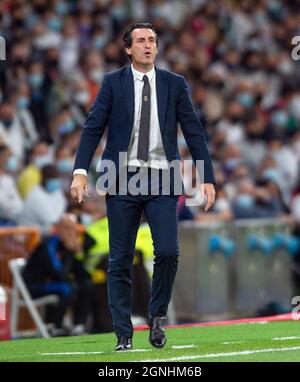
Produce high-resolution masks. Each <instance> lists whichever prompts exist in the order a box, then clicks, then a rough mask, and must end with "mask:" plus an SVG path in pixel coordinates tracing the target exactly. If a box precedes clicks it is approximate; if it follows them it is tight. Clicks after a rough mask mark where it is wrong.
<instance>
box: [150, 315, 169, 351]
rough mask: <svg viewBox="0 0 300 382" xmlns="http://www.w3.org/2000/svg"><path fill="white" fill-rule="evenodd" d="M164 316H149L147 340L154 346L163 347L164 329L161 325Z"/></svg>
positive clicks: (164, 342) (164, 341) (165, 339)
mask: <svg viewBox="0 0 300 382" xmlns="http://www.w3.org/2000/svg"><path fill="white" fill-rule="evenodd" d="M164 320H165V317H150V320H149V327H150V333H149V342H150V344H151V345H152V346H154V347H155V348H163V347H164V346H165V344H166V342H167V337H166V334H165V331H164V329H163V327H162V325H163V321H164Z"/></svg>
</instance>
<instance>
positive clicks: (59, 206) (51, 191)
mask: <svg viewBox="0 0 300 382" xmlns="http://www.w3.org/2000/svg"><path fill="white" fill-rule="evenodd" d="M65 210H66V198H65V196H64V194H63V191H62V181H61V180H60V178H59V172H58V170H57V169H56V167H55V166H53V165H46V166H44V167H43V168H42V180H41V184H40V185H37V186H35V187H34V188H33V189H32V191H31V192H30V193H29V194H28V195H27V197H26V199H25V202H24V209H23V211H22V214H21V215H20V216H19V219H18V223H19V224H20V225H26V226H29V225H31V226H32V225H35V226H38V227H39V229H40V231H41V233H42V234H48V233H49V232H51V230H52V226H53V224H55V223H57V222H58V221H59V219H60V218H61V217H62V215H63V213H64V212H65Z"/></svg>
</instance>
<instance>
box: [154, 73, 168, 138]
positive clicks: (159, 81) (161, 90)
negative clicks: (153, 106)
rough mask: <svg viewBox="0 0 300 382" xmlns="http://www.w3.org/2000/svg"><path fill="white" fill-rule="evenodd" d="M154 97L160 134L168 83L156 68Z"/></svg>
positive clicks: (164, 114)
mask: <svg viewBox="0 0 300 382" xmlns="http://www.w3.org/2000/svg"><path fill="white" fill-rule="evenodd" d="M155 69H156V97H157V111H158V119H159V126H160V130H161V132H162V131H163V129H164V126H165V119H166V109H167V102H168V81H167V78H166V77H165V75H164V72H163V71H162V70H160V69H158V68H156V67H155Z"/></svg>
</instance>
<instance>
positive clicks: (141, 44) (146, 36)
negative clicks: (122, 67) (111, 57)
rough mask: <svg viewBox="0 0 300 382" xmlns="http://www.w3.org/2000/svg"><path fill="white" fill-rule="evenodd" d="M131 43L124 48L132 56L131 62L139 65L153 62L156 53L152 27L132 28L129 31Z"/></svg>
mask: <svg viewBox="0 0 300 382" xmlns="http://www.w3.org/2000/svg"><path fill="white" fill-rule="evenodd" d="M131 35H132V45H131V47H130V48H126V52H127V54H130V55H131V57H132V63H133V64H134V63H136V64H139V65H151V64H154V61H155V58H156V55H157V46H156V38H155V33H154V32H153V30H152V29H134V30H133V31H132V33H131Z"/></svg>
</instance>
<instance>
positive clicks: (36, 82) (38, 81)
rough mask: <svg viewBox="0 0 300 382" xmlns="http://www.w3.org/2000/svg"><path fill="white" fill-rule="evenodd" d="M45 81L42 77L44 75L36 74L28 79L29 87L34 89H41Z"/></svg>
mask: <svg viewBox="0 0 300 382" xmlns="http://www.w3.org/2000/svg"><path fill="white" fill-rule="evenodd" d="M43 80H44V76H43V75H42V73H34V74H31V75H30V76H29V77H28V82H29V85H31V86H32V87H33V88H38V87H40V86H41V85H42V82H43Z"/></svg>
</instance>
